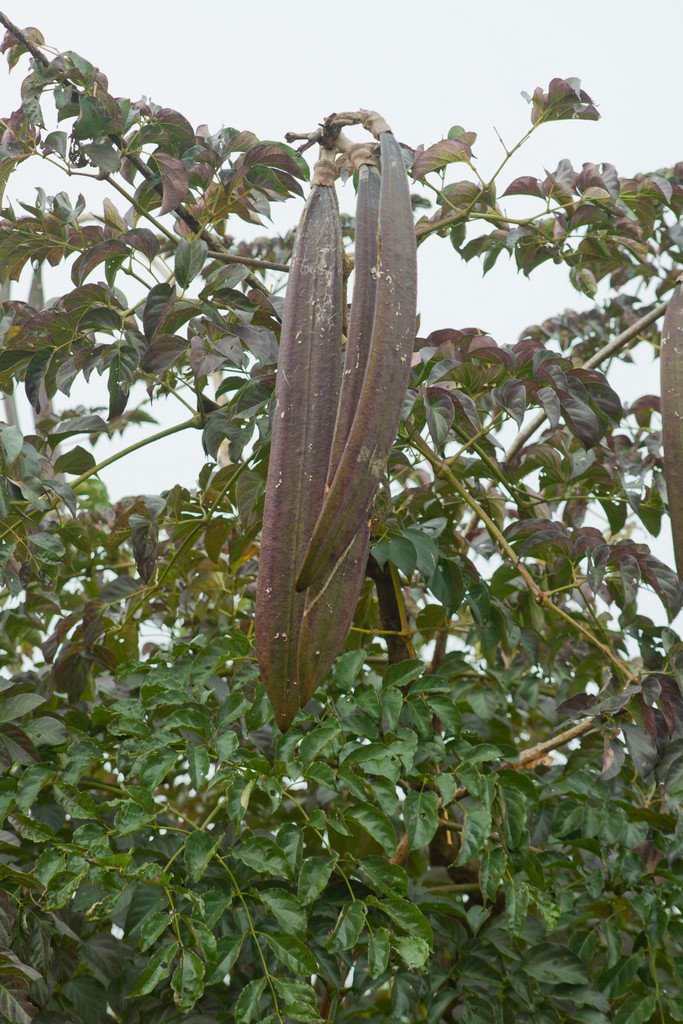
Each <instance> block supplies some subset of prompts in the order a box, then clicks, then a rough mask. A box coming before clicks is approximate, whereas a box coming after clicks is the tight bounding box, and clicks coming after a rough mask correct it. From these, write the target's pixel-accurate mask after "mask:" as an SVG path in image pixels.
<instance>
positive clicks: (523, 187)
mask: <svg viewBox="0 0 683 1024" xmlns="http://www.w3.org/2000/svg"><path fill="white" fill-rule="evenodd" d="M503 195H504V196H538V197H539V199H543V198H544V195H543V192H541V183H540V181H539V180H538V178H534V177H532V176H530V175H524V176H523V177H521V178H515V180H514V181H512V182H510V184H509V185H508V187H507V188H506V189H505V191H504V192H503Z"/></svg>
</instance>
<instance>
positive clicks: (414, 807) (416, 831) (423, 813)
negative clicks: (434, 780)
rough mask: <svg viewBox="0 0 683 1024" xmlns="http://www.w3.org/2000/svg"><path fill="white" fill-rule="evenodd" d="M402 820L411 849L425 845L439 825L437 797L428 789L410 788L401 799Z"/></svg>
mask: <svg viewBox="0 0 683 1024" xmlns="http://www.w3.org/2000/svg"><path fill="white" fill-rule="evenodd" d="M403 820H404V822H405V826H406V832H407V833H408V841H409V842H410V848H411V850H415V849H419V847H421V846H426V845H427V843H429V842H431V840H432V839H433V838H434V834H435V832H436V830H437V828H438V827H439V811H438V798H437V795H436V793H432V792H431V791H430V790H426V789H423V790H418V789H411V790H409V791H408V793H407V794H406V798H405V800H404V801H403Z"/></svg>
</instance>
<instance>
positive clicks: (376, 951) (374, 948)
mask: <svg viewBox="0 0 683 1024" xmlns="http://www.w3.org/2000/svg"><path fill="white" fill-rule="evenodd" d="M388 963H389V931H388V929H387V928H375V929H374V930H373V932H372V934H371V935H370V938H369V939H368V970H369V972H370V977H371V978H379V976H380V975H381V974H384V972H385V971H386V969H387V964H388Z"/></svg>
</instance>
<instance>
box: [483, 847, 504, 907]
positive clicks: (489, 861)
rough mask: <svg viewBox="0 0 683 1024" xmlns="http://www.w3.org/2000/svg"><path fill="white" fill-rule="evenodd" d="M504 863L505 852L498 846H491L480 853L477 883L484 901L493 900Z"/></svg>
mask: <svg viewBox="0 0 683 1024" xmlns="http://www.w3.org/2000/svg"><path fill="white" fill-rule="evenodd" d="M506 863H507V858H506V856H505V850H503V849H502V847H500V846H493V847H491V848H490V849H487V850H484V852H483V853H482V856H481V867H480V870H479V881H480V884H481V891H482V895H483V896H484V898H485V899H487V900H493V899H495V896H496V892H497V891H498V886H499V885H500V882H501V879H502V877H503V872H504V871H505V865H506Z"/></svg>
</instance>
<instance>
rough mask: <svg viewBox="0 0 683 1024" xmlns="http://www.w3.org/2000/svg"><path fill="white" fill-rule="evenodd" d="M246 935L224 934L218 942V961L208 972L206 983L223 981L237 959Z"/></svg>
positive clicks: (213, 983)
mask: <svg viewBox="0 0 683 1024" xmlns="http://www.w3.org/2000/svg"><path fill="white" fill-rule="evenodd" d="M244 938H245V936H244V935H222V936H221V938H220V939H218V941H217V942H216V963H215V965H214V966H212V967H211V969H210V970H209V971H208V972H207V975H206V984H207V985H215V984H218V983H220V982H222V981H223V979H224V977H225V975H226V974H228V973H229V972H230V971H231V970H232V967H233V965H234V963H235V961H236V960H237V957H238V956H239V954H240V950H241V948H242V943H243V941H244Z"/></svg>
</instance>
